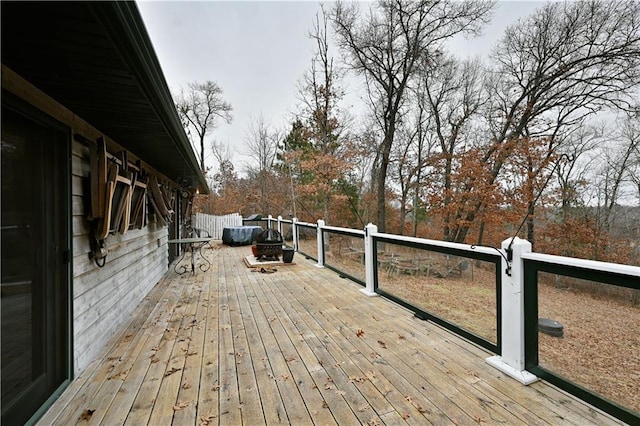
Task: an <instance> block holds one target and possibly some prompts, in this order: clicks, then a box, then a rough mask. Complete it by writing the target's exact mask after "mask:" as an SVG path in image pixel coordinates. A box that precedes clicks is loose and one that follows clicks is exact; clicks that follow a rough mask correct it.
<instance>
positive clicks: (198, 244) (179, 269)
mask: <svg viewBox="0 0 640 426" xmlns="http://www.w3.org/2000/svg"><path fill="white" fill-rule="evenodd" d="M211 240H213V238H209V237H206V238H178V239H175V240H169V241H167V242H168V243H169V244H188V245H189V251H190V252H191V273H192V274H193V275H195V273H196V268H195V253H194V251H195V250H198V252H199V253H200V257H201V258H202V259H204V261H205V262H207V263H206V264H205V263H199V264H198V268H200V270H201V271H202V272H205V271H208V270H209V268H210V267H211V262H209V259H207V257H206V256H205V255H204V254H203V253H202V247H203V246H204V245H205V244H207V243H208V242H209V241H211ZM186 254H187V250H182V255H181V256H180V259H178V261H177V262H176V264H175V266H174V267H173V270H174V271H176V274H178V275H182V274H184V273H186V272H187V271H188V270H189V269H188V268H187V267H186V266H185V265H181V263H182V260H183V259H184V256H185V255H186Z"/></svg>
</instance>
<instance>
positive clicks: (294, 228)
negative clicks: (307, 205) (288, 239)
mask: <svg viewBox="0 0 640 426" xmlns="http://www.w3.org/2000/svg"><path fill="white" fill-rule="evenodd" d="M291 232H292V236H293V250H294V251H298V218H297V217H294V218H293V219H291Z"/></svg>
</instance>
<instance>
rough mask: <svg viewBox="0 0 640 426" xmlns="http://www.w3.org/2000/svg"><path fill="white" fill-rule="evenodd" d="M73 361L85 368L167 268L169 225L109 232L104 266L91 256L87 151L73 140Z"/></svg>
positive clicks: (78, 367)
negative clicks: (99, 265)
mask: <svg viewBox="0 0 640 426" xmlns="http://www.w3.org/2000/svg"><path fill="white" fill-rule="evenodd" d="M72 152H73V157H72V201H71V204H72V215H73V216H72V228H73V365H74V372H75V374H79V373H80V372H82V371H83V370H84V369H85V368H86V367H87V365H89V363H90V362H91V361H93V360H94V359H95V357H96V356H97V355H98V354H99V353H100V351H101V350H102V349H103V348H104V346H105V345H106V344H107V343H108V342H109V340H110V339H111V337H113V335H114V334H115V333H116V332H117V331H118V329H119V328H120V326H121V325H123V324H124V323H126V322H127V321H128V320H129V318H130V316H131V312H133V310H134V309H135V307H136V306H137V305H138V304H139V303H140V302H141V301H142V300H143V299H144V297H145V296H146V295H147V294H148V293H149V291H150V290H151V289H152V288H153V286H154V285H155V284H156V283H157V282H158V281H159V280H160V279H161V278H162V276H163V275H164V274H165V273H166V272H167V267H168V266H167V265H168V252H167V240H168V228H167V227H166V226H159V225H158V224H156V223H153V222H152V223H149V225H148V226H147V227H145V228H143V229H136V230H130V231H128V232H127V233H126V234H124V235H120V234H115V235H109V237H108V238H107V240H106V246H107V249H108V251H109V254H108V255H107V259H106V263H105V265H104V267H102V268H100V267H98V266H96V264H95V262H94V261H93V260H91V259H90V258H89V252H90V243H89V237H90V224H89V222H88V221H87V220H86V217H87V212H88V210H89V206H88V203H86V201H85V200H89V199H90V197H89V194H88V193H87V192H88V191H89V150H88V148H86V147H85V146H84V145H82V144H80V143H78V142H73V147H72Z"/></svg>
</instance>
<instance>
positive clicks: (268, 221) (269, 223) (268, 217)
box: [267, 215, 273, 229]
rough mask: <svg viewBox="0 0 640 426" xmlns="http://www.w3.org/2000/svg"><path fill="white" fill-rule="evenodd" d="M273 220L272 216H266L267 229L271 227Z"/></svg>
mask: <svg viewBox="0 0 640 426" xmlns="http://www.w3.org/2000/svg"><path fill="white" fill-rule="evenodd" d="M272 220H273V216H271V215H269V216H267V229H271V221H272Z"/></svg>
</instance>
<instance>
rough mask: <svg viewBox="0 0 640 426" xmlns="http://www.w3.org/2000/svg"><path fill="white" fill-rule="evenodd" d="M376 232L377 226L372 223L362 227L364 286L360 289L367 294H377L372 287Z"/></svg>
mask: <svg viewBox="0 0 640 426" xmlns="http://www.w3.org/2000/svg"><path fill="white" fill-rule="evenodd" d="M377 232H378V227H377V226H376V225H374V224H373V223H369V224H367V226H365V227H364V276H365V284H366V287H365V288H363V289H360V291H361V292H363V293H364V294H366V295H367V296H377V295H378V293H376V291H375V288H374V283H375V281H374V280H375V275H374V273H373V272H374V271H373V262H374V257H375V256H374V253H373V234H375V233H377Z"/></svg>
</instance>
